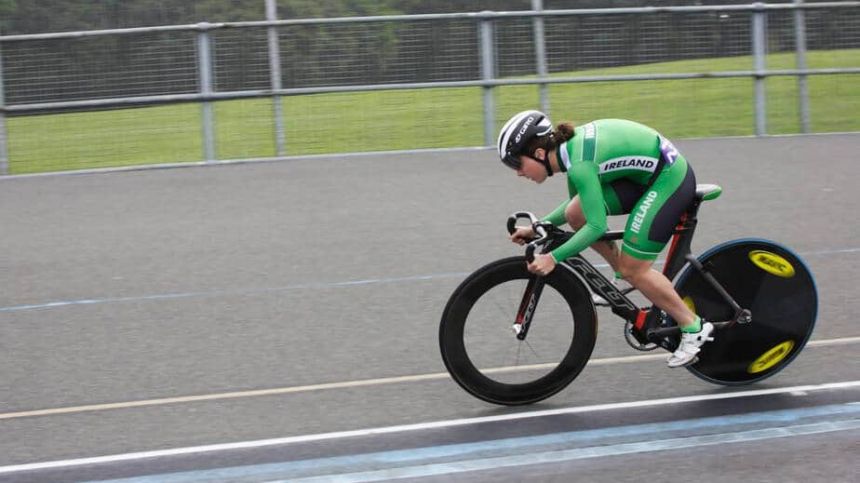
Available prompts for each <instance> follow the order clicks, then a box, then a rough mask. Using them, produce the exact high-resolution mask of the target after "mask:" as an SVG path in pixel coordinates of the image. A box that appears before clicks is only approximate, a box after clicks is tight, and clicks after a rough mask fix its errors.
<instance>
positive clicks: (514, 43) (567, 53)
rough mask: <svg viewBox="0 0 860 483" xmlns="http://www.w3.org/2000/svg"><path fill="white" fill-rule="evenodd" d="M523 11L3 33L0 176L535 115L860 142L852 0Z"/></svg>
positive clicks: (858, 58)
mask: <svg viewBox="0 0 860 483" xmlns="http://www.w3.org/2000/svg"><path fill="white" fill-rule="evenodd" d="M532 6H533V10H531V11H518V12H474V13H454V14H433V15H401V16H385V17H355V18H333V19H293V20H267V21H259V22H234V23H217V24H209V23H201V24H195V25H178V26H163V27H150V28H130V29H121V30H104V31H87V32H64V33H52V34H35V35H10V36H0V175H6V174H17V173H25V172H39V171H57V170H68V169H83V168H96V167H106V166H123V165H136V164H159V163H180V162H194V161H198V162H199V161H202V162H217V161H224V160H240V159H258V158H275V157H284V156H290V155H307V154H317V153H347V152H356V151H380V150H412V149H426V148H431V149H432V148H444V147H465V146H489V145H492V144H493V142H494V138H495V133H496V130H497V129H498V127H499V124H500V123H501V122H503V121H504V120H505V119H506V118H507V117H508V116H510V115H511V114H512V113H513V112H516V111H519V110H522V109H525V108H530V107H534V106H538V107H540V108H542V109H543V110H545V111H548V112H550V111H551V112H552V114H553V117H554V118H556V119H557V120H561V119H572V120H574V121H575V122H583V121H587V120H589V119H592V118H598V117H626V118H633V119H637V120H641V121H643V122H646V123H649V124H651V125H654V127H656V128H658V129H659V130H661V131H662V132H664V134H666V135H668V136H674V137H689V136H714V135H735V134H756V135H764V134H774V133H797V132H803V133H806V132H822V131H860V121H858V119H857V117H858V116H857V112H860V2H857V1H845V2H819V3H804V2H802V1H801V0H795V2H794V3H793V4H763V3H755V4H750V5H723V6H695V7H645V8H623V9H618V8H616V9H589V10H544V9H543V8H542V2H541V0H532ZM269 18H270V19H271V18H274V12H272V11H270V12H269Z"/></svg>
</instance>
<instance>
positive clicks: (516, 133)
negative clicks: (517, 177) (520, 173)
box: [496, 110, 552, 169]
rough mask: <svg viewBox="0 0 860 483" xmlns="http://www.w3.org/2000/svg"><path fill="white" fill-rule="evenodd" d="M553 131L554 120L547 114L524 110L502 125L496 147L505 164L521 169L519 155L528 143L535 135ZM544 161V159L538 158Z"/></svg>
mask: <svg viewBox="0 0 860 483" xmlns="http://www.w3.org/2000/svg"><path fill="white" fill-rule="evenodd" d="M550 132H552V121H550V120H549V118H548V117H547V116H546V114H544V113H542V112H540V111H535V110H529V111H523V112H520V113H517V114H515V115H514V117H512V118H510V119H509V120H508V122H506V123H505V125H504V126H502V130H501V131H500V132H499V139H498V140H497V141H496V147H497V148H498V150H499V157H500V158H501V159H502V162H503V163H505V166H507V167H509V168H511V169H520V166H521V164H522V163H520V158H519V155H520V154H523V149H525V146H526V144H528V142H529V141H530V140H531V139H532V138H533V137H535V136H546V135H547V134H549V133H550ZM538 161H540V162H542V163H543V162H544V160H540V159H539V160H538Z"/></svg>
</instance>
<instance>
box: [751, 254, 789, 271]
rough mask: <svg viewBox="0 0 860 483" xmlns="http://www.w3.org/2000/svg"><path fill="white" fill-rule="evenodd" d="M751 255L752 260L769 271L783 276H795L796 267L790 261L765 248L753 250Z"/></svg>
mask: <svg viewBox="0 0 860 483" xmlns="http://www.w3.org/2000/svg"><path fill="white" fill-rule="evenodd" d="M749 257H750V261H752V262H753V263H754V264H755V265H756V266H757V267H758V268H760V269H762V270H764V271H765V272H767V273H770V274H772V275H776V276H777V277H783V278H791V277H793V276H794V267H793V266H792V265H791V264H790V263H788V260H786V259H785V258H782V257H781V256H779V255H777V254H775V253H771V252H766V251H764V250H753V251H751V252H750V254H749Z"/></svg>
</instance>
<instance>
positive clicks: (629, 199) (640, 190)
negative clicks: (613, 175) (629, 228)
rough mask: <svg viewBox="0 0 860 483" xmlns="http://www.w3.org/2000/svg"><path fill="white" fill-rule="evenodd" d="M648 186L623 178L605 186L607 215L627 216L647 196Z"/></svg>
mask: <svg viewBox="0 0 860 483" xmlns="http://www.w3.org/2000/svg"><path fill="white" fill-rule="evenodd" d="M646 188H647V186H645V185H642V184H639V183H636V182H634V181H631V180H629V179H625V178H621V179H616V180H615V181H610V182H608V183H604V184H603V201H604V202H605V203H606V214H607V215H626V214H627V213H630V212H631V211H632V210H633V207H635V206H636V202H638V201H639V199H640V198H642V195H644V194H645V190H646Z"/></svg>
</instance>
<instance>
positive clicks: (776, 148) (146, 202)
mask: <svg viewBox="0 0 860 483" xmlns="http://www.w3.org/2000/svg"><path fill="white" fill-rule="evenodd" d="M676 144H677V145H678V147H679V149H680V150H681V152H683V153H684V154H685V156H686V157H687V159H688V160H690V162H691V163H692V165H693V167H694V169H695V171H696V175H697V178H698V182H700V183H718V184H720V185H722V186H723V188H724V195H723V197H722V198H720V199H719V200H717V201H715V202H709V203H707V204H706V205H705V206H704V207H703V208H702V210H701V212H700V219H701V222H700V225H699V229H698V231H697V235H696V237H697V238H696V240H695V241H694V246H693V249H694V251H698V252H701V251H703V250H704V249H706V248H708V247H709V246H712V245H714V244H716V243H719V242H721V241H725V240H728V239H732V238H738V237H747V236H755V237H763V238H769V239H773V240H779V241H781V242H784V243H785V244H787V245H789V246H791V247H792V248H793V249H794V250H795V251H797V252H798V253H800V254H801V255H802V256H804V258H805V259H806V261H807V263H808V265H809V267H810V268H811V269H812V271H813V273H814V274H815V275H816V278H817V283H818V288H819V295H820V310H819V319H818V320H819V325H818V326H817V328H816V331H815V333H814V334H813V341H816V340H820V341H827V340H835V339H843V338H850V337H855V338H856V337H857V336H860V330H858V328H857V327H858V326H857V322H856V314H857V313H860V301H858V297H857V293H858V291H857V275H856V274H857V273H858V270H860V236H858V235H860V230H858V228H857V226H858V225H857V222H858V217H857V212H856V209H857V208H856V206H857V205H858V203H860V195H858V188H857V184H858V183H859V182H860V163H858V157H857V153H858V152H860V135H857V134H844V135H822V136H796V137H771V138H737V139H714V140H687V141H679V142H677V143H676ZM564 195H565V187H564V185H563V182H562V181H561V180H560V179H556V178H551V179H550V180H548V181H547V183H545V184H544V185H542V186H537V185H534V184H532V183H531V182H529V181H527V180H525V179H518V178H517V177H516V176H515V175H514V173H513V172H511V171H508V170H505V169H503V168H502V167H501V166H500V164H499V163H498V162H496V161H494V160H493V154H492V152H491V151H489V150H464V151H452V152H446V153H422V154H413V155H408V156H406V155H368V156H358V157H342V158H337V157H332V158H314V159H306V160H292V161H284V162H275V163H257V164H241V165H226V166H217V167H205V168H182V169H164V170H146V171H133V172H123V173H100V174H79V175H64V176H47V177H30V178H14V179H2V180H0V367H2V368H3V370H2V372H0V433H2V434H3V438H0V466H3V465H16V464H24V463H34V462H43V461H52V460H63V459H70V458H85V457H92V456H101V455H111V454H122V453H129V452H138V451H148V450H157V449H166V448H179V447H187V446H198V445H207V444H215V443H228V442H237V441H250V440H259V439H265V438H280V437H288V436H298V435H307V434H315V433H326V432H333V431H347V430H357V429H365V428H374V427H381V426H391V425H400V424H411V423H420V422H429V421H439V420H446V419H455V418H469V417H481V416H487V415H496V414H507V413H510V412H516V411H522V410H534V409H536V408H538V409H547V408H563V407H570V406H582V405H589V404H602V403H610V402H620V401H635V400H646V399H658V398H666V397H674V396H687V395H698V394H712V393H718V392H719V391H724V390H725V389H722V388H717V387H715V386H712V385H710V384H708V383H705V382H703V381H701V380H699V379H697V378H695V377H693V376H692V375H690V374H689V373H687V372H686V371H670V370H669V369H667V368H665V366H664V364H663V363H662V362H659V361H649V362H644V363H618V364H601V365H594V366H590V367H588V368H586V370H585V371H584V372H583V374H582V375H581V376H580V378H579V379H577V380H576V381H575V382H574V383H573V384H572V385H571V386H570V387H569V388H568V389H566V390H565V391H563V392H562V393H560V394H559V395H557V396H555V397H553V398H552V399H550V400H548V401H546V402H544V403H541V404H540V405H538V406H535V407H531V408H526V409H507V408H497V407H493V406H489V405H487V404H485V403H482V402H480V401H478V400H476V399H473V398H472V397H470V396H469V395H467V394H466V393H465V392H463V391H462V390H461V389H460V388H459V387H457V386H456V384H454V383H453V382H452V381H450V379H447V378H444V377H436V378H432V379H429V380H419V381H405V382H399V383H394V382H388V383H381V384H377V385H358V386H355V387H345V386H337V387H335V388H319V389H316V390H313V389H310V388H306V390H301V391H298V392H282V393H278V392H277V391H275V392H274V393H272V394H268V395H241V394H240V395H236V397H232V398H227V397H209V398H205V399H203V400H199V401H176V402H172V403H167V402H165V403H157V402H156V403H152V404H144V405H140V406H137V407H135V406H133V405H129V404H128V403H131V402H135V401H149V400H156V399H162V398H175V397H185V396H211V395H218V394H224V393H236V392H242V391H251V390H267V389H275V390H277V389H279V388H290V387H299V386H309V385H316V384H326V383H342V382H349V381H364V380H369V379H379V378H392V377H398V376H413V375H423V374H438V373H441V372H443V371H444V367H443V365H442V362H441V360H440V357H439V351H438V342H437V338H436V337H437V329H438V322H439V316H440V314H441V311H442V308H443V307H444V304H445V302H446V300H447V298H448V296H449V295H450V293H451V291H452V290H453V289H454V288H455V287H456V285H457V284H458V283H459V282H460V281H461V280H462V279H463V278H464V277H465V275H466V274H467V273H468V272H471V271H472V270H474V269H476V268H478V267H479V266H481V265H483V264H484V263H487V262H489V261H492V260H494V259H497V258H500V257H504V256H510V255H514V254H517V253H519V252H518V248H517V247H516V246H514V245H512V244H511V243H510V242H508V241H507V238H506V232H505V227H504V224H505V221H506V218H507V215H508V214H509V213H511V212H513V211H517V210H522V209H527V210H530V211H534V212H536V213H545V212H547V211H549V210H551V209H552V208H554V207H555V206H557V204H558V203H559V202H560V201H561V200H562V199H563V197H564ZM612 223H613V227H615V228H620V227H621V226H622V223H623V220H621V219H619V220H615V221H613V222H612ZM589 258H591V259H592V260H595V262H597V263H599V261H598V260H597V259H596V258H595V257H593V256H591V255H589ZM599 316H600V318H601V329H600V334H599V338H598V342H597V347H596V349H595V353H594V356H593V357H594V358H595V359H605V358H612V357H622V356H635V355H638V353H636V352H634V351H632V350H631V349H630V348H628V347H627V345H626V344H625V342H624V341H623V338H622V337H621V324H620V322H619V321H618V320H617V319H615V318H614V317H613V316H612V314H611V313H609V312H608V311H605V310H601V311H600V313H599ZM857 347H858V346H857V343H856V342H855V343H843V344H834V345H822V346H818V347H815V346H813V347H810V348H808V349H807V350H806V351H804V353H803V354H801V356H800V357H799V358H798V359H797V360H796V361H795V362H794V363H792V365H791V366H790V367H789V368H787V369H786V370H785V371H783V372H782V373H781V374H779V375H777V376H776V377H774V378H772V379H769V380H768V381H766V382H763V383H761V384H758V385H756V386H755V388H778V387H782V386H796V385H804V384H821V383H826V382H837V381H853V380H858V379H860V360H858V357H857ZM854 396H855V397H856V392H855V393H854ZM108 403H117V404H118V406H117V407H115V408H105V407H103V406H97V407H94V408H85V407H84V406H88V405H104V404H108ZM58 408H71V409H69V410H68V411H67V412H65V413H63V412H56V413H51V411H52V410H56V409H58ZM39 410H46V413H44V414H41V415H34V414H28V412H30V411H39ZM839 434H840V436H839V437H837V438H834V439H833V441H843V443H845V444H842V445H830V446H829V445H824V444H817V443H816V442H815V441H813V440H812V439H809V440H807V439H801V440H799V441H798V443H797V444H798V445H799V446H803V445H808V446H815V447H816V451H819V452H825V453H827V452H828V451H830V453H827V454H828V455H830V457H831V458H832V459H834V460H839V456H840V455H842V453H841V452H845V451H854V454H856V449H857V446H858V444H857V441H858V439H860V433H858V431H857V430H853V431H850V432H841V433H839ZM816 438H823V439H826V438H827V437H826V436H823V437H822V436H817V437H816ZM816 441H817V440H816ZM412 444H416V443H414V442H413V443H412ZM828 448H829V449H828ZM732 451H740V450H737V449H734V450H732ZM777 453H778V454H775V455H771V456H766V455H764V456H762V457H763V458H768V457H770V458H773V460H774V461H779V460H780V459H783V458H785V457H786V455H785V454H784V453H779V452H777ZM763 454H764V453H763ZM848 454H850V453H848ZM825 456H826V455H825ZM639 458H644V457H641V456H640V457H639ZM744 461H746V462H747V463H746V464H748V466H749V468H748V471H749V472H750V473H748V475H753V479H756V478H755V475H759V476H761V475H762V474H761V473H755V471H757V470H755V467H756V465H757V464H760V463H761V462H760V461H755V458H752V459H751V458H748V457H747V458H744ZM852 461H853V460H852ZM604 463H605V464H609V463H607V462H604ZM600 464H603V463H600ZM643 464H644V463H643ZM649 464H651V463H649ZM847 464H849V465H850V464H853V465H855V468H856V463H851V462H849V463H847ZM598 466H599V464H598ZM816 468H818V467H816ZM842 469H843V470H845V468H842ZM848 469H851V468H850V467H849V468H848ZM801 470H802V469H801ZM801 470H798V471H801ZM819 470H820V468H818V469H816V471H819ZM547 471H549V470H547ZM615 471H619V470H618V469H617V468H616V469H615ZM821 471H824V470H821ZM839 474H845V473H844V472H843V473H839ZM848 474H850V473H848ZM614 475H615V476H616V478H615V479H614V480H613V481H629V480H632V479H635V474H633V473H630V474H626V475H625V474H622V473H614ZM509 476H510V475H509ZM546 476H547V479H551V474H549V473H547V474H546ZM723 476H725V475H723ZM475 477H476V478H477V479H481V478H482V476H481V475H476V476H475ZM483 477H486V478H488V479H499V478H497V477H498V475H495V476H494V475H483ZM721 477H722V476H721ZM512 479H516V478H512ZM0 480H2V475H0ZM559 481H561V480H559ZM713 481H728V480H719V479H717V478H715V479H714V480H713ZM834 481H839V478H836V479H835V480H834Z"/></svg>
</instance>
